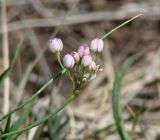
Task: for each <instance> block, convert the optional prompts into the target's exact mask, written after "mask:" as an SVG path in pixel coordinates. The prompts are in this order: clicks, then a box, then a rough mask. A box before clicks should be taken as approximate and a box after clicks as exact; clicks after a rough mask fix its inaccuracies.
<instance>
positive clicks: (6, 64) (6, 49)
mask: <svg viewBox="0 0 160 140" xmlns="http://www.w3.org/2000/svg"><path fill="white" fill-rule="evenodd" d="M1 21H2V23H1V24H2V33H3V34H2V43H3V44H2V46H3V56H4V69H7V68H8V67H9V46H8V28H7V10H6V0H2V7H1ZM9 89H10V80H9V77H7V78H6V80H5V82H4V92H3V114H7V113H8V111H9V96H10V95H9V94H10V93H9Z"/></svg>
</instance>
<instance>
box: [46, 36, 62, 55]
mask: <svg viewBox="0 0 160 140" xmlns="http://www.w3.org/2000/svg"><path fill="white" fill-rule="evenodd" d="M48 46H49V49H50V50H51V51H52V52H53V53H55V52H60V51H62V49H63V43H62V40H61V39H60V38H53V39H50V40H49V42H48Z"/></svg>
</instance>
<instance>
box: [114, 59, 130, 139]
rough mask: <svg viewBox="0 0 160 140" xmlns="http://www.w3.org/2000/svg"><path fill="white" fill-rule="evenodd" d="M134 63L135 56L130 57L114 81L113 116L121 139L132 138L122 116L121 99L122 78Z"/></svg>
mask: <svg viewBox="0 0 160 140" xmlns="http://www.w3.org/2000/svg"><path fill="white" fill-rule="evenodd" d="M132 63H133V58H128V59H127V60H126V61H125V62H124V64H123V66H122V68H121V70H120V71H119V72H118V74H117V76H116V78H115V81H114V87H113V94H112V108H113V116H114V119H115V123H116V127H117V130H118V133H119V135H120V137H121V140H131V138H130V136H129V135H128V133H127V131H126V129H125V126H124V121H123V117H122V105H121V101H120V100H121V99H120V91H121V84H122V80H123V78H124V76H125V74H126V73H127V71H128V69H129V67H130V66H131V64H132Z"/></svg>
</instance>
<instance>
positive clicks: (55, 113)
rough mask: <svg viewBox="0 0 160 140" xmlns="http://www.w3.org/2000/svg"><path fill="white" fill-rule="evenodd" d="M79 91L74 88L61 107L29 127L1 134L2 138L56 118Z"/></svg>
mask: <svg viewBox="0 0 160 140" xmlns="http://www.w3.org/2000/svg"><path fill="white" fill-rule="evenodd" d="M77 95H78V94H77V92H76V90H73V92H72V94H71V95H70V96H69V97H68V98H67V99H66V100H65V101H64V103H63V104H62V105H61V106H60V107H59V108H57V109H56V110H55V111H53V112H51V113H49V114H48V115H46V116H45V117H43V118H42V119H40V120H38V121H36V122H34V123H32V124H30V125H28V126H27V127H25V128H22V129H20V130H17V131H12V132H9V133H6V134H2V135H0V138H3V137H8V136H12V135H17V134H21V133H23V132H25V131H28V130H30V129H31V128H33V127H36V126H38V125H40V124H42V123H44V122H46V121H47V120H48V119H50V118H54V117H55V116H56V115H57V114H58V113H59V112H61V111H62V110H63V109H64V108H65V107H66V106H67V105H68V104H69V103H70V102H71V101H73V100H74V99H75V98H76V97H77Z"/></svg>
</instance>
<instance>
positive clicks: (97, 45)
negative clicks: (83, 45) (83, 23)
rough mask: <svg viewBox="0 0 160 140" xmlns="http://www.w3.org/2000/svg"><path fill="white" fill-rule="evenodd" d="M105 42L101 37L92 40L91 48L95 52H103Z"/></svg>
mask: <svg viewBox="0 0 160 140" xmlns="http://www.w3.org/2000/svg"><path fill="white" fill-rule="evenodd" d="M103 46H104V42H103V40H102V39H100V38H95V39H93V40H92V41H91V47H90V48H91V50H92V51H93V52H101V51H102V50H103Z"/></svg>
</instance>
